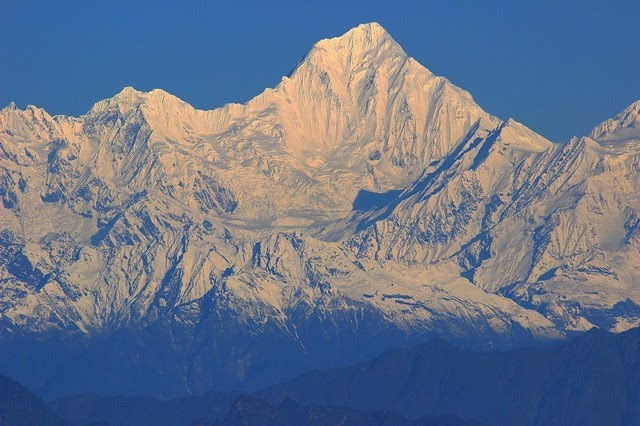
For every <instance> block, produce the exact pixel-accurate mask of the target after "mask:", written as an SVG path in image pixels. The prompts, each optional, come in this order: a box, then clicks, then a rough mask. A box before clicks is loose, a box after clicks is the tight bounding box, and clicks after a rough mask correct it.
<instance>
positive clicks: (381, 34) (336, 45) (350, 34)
mask: <svg viewBox="0 0 640 426" xmlns="http://www.w3.org/2000/svg"><path fill="white" fill-rule="evenodd" d="M315 48H320V49H327V50H334V51H343V50H348V51H349V52H350V53H352V54H353V53H357V52H365V51H370V50H372V49H393V50H396V51H399V52H402V53H403V54H404V52H403V51H402V48H401V47H400V45H398V44H397V43H396V42H395V40H393V38H392V37H391V36H390V35H389V33H388V32H387V30H385V29H384V28H383V27H382V25H380V24H378V23H377V22H370V23H366V24H360V25H358V26H357V27H354V28H352V29H350V30H349V31H347V32H346V33H344V34H343V35H341V36H338V37H333V38H326V39H322V40H320V41H319V42H317V43H316V44H315V46H314V49H315Z"/></svg>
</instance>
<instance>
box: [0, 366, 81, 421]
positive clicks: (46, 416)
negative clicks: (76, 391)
mask: <svg viewBox="0 0 640 426" xmlns="http://www.w3.org/2000/svg"><path fill="white" fill-rule="evenodd" d="M0 425H3V426H4V425H6V426H21V425H24V426H32V425H51V426H63V425H69V423H67V422H66V421H64V420H63V419H62V418H60V417H59V416H58V415H57V414H56V413H55V412H54V411H53V410H52V409H51V408H49V407H48V406H47V404H45V402H44V401H42V400H41V399H40V398H38V397H37V396H36V395H34V394H32V393H31V392H30V391H29V390H28V389H26V388H25V387H24V386H22V385H21V384H19V383H18V382H16V381H14V380H12V379H10V378H9V377H6V376H1V375H0Z"/></svg>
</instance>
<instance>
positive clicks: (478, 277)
mask: <svg viewBox="0 0 640 426" xmlns="http://www.w3.org/2000/svg"><path fill="white" fill-rule="evenodd" d="M639 106H640V101H639V102H636V103H635V104H633V105H632V106H631V107H629V108H628V109H627V110H625V111H624V112H622V113H620V114H619V115H617V116H616V117H614V118H613V119H611V120H607V121H605V122H604V123H602V124H601V125H599V126H598V127H596V129H594V131H593V132H592V133H591V135H590V137H583V138H574V139H572V140H570V141H568V142H566V143H552V142H550V141H548V140H547V139H545V138H544V137H542V136H540V135H537V134H536V133H534V132H533V131H531V130H529V129H527V128H526V127H525V126H523V125H522V124H520V123H517V122H516V121H514V120H512V119H509V120H507V121H502V120H500V119H498V118H496V117H493V116H491V115H489V114H487V113H486V112H484V111H483V110H482V109H481V108H480V107H479V106H478V105H477V104H476V103H475V102H474V100H473V99H472V97H471V96H470V95H469V93H467V92H466V91H464V90H462V89H460V88H457V87H455V86H454V85H452V84H451V83H450V82H449V81H448V80H446V79H445V78H443V77H439V76H435V75H434V74H432V73H431V72H430V71H429V70H427V69H426V68H424V67H423V66H422V65H420V64H419V63H417V62H416V61H415V60H414V59H412V58H410V57H409V56H407V55H406V54H405V52H404V51H403V50H402V48H401V47H400V46H399V45H398V44H397V43H396V42H395V41H394V40H393V39H392V38H391V37H390V36H389V34H387V32H386V31H385V30H384V29H383V28H382V27H381V26H380V25H378V24H375V23H372V24H365V25H361V26H359V27H357V28H354V29H352V30H350V31H349V32H347V33H346V34H344V35H343V36H341V37H337V38H333V39H327V40H322V41H320V42H318V43H316V44H315V45H314V46H313V48H312V49H311V50H310V51H309V53H308V54H307V55H306V56H305V58H304V59H303V60H302V61H301V62H300V63H299V64H298V65H297V66H296V67H295V68H294V70H293V71H292V72H291V74H290V75H289V76H287V77H284V78H283V79H282V81H281V82H280V83H279V84H278V85H277V86H276V87H275V88H273V89H267V90H265V91H264V92H263V93H262V94H260V95H258V96H257V97H255V98H254V99H252V100H251V101H249V102H248V103H246V104H244V105H237V104H230V105H226V106H224V107H222V108H219V109H215V110H211V111H201V110H197V109H195V108H193V107H191V106H190V105H189V104H187V103H185V102H183V101H181V100H180V99H178V98H176V97H174V96H172V95H170V94H168V93H166V92H164V91H162V90H157V89H156V90H153V91H151V92H148V93H144V92H139V91H136V90H135V89H133V88H130V87H128V88H125V89H124V90H123V91H122V92H120V93H119V94H117V95H116V96H114V97H113V98H111V99H107V100H103V101H101V102H98V103H97V104H95V105H94V107H93V108H91V110H90V111H89V112H88V113H87V114H85V115H83V116H81V117H77V118H76V117H65V116H50V115H49V114H47V112H46V111H44V110H42V109H39V108H37V107H33V106H29V107H27V108H26V109H25V110H20V109H18V108H17V107H16V106H15V105H13V104H11V105H9V106H8V107H6V108H5V109H3V110H2V111H0V196H1V197H2V205H1V206H0V230H1V231H0V259H2V260H1V263H0V280H1V281H0V282H1V285H0V327H1V328H0V346H2V348H3V349H2V352H4V353H5V355H0V366H1V367H2V368H3V369H4V370H11V369H13V370H15V372H14V375H16V376H18V377H19V378H21V379H22V380H23V381H25V382H26V383H27V384H29V385H32V386H33V385H34V384H37V385H38V386H40V387H41V388H43V389H45V391H46V390H47V389H48V390H49V391H51V392H61V391H62V389H63V388H64V391H73V390H95V389H98V390H104V391H110V390H113V391H114V392H125V393H126V392H130V393H151V392H155V393H162V394H180V393H187V392H200V391H204V390H207V389H210V388H214V387H218V388H221V387H237V386H241V387H246V388H250V387H254V386H257V385H260V384H264V383H266V382H269V381H273V380H275V379H281V378H285V377H287V376H288V377H291V376H293V375H294V374H296V373H297V372H299V371H301V370H303V369H306V368H312V367H320V366H329V365H335V364H337V363H340V362H348V361H352V360H355V359H359V358H364V357H366V356H369V355H373V354H375V353H377V352H379V351H380V350H382V349H383V348H385V347H388V346H391V345H399V344H403V343H406V342H410V341H416V340H423V339H425V338H426V337H428V336H430V335H433V334H438V335H441V336H442V337H444V338H447V339H450V340H454V341H458V342H462V343H465V344H467V345H472V346H479V347H486V348H491V347H507V346H514V345H520V344H525V343H530V342H532V341H535V340H554V339H562V338H564V337H566V336H567V335H568V333H571V332H574V331H580V330H586V329H588V328H590V327H593V326H598V327H602V328H606V329H611V330H624V329H627V328H629V327H631V326H634V325H639V324H640V305H639V304H638V303H640V285H639V284H638V283H639V281H640V269H639V268H640V214H639V212H638V211H639V210H640V196H639V195H638V192H637V188H638V187H640V186H639V185H640V173H639V172H640V149H639V148H640V146H639V145H640V127H639V125H638V123H639V118H638V116H639ZM33 342H40V343H37V345H40V346H38V347H47V348H49V349H47V350H49V351H50V352H49V353H56V354H59V356H60V357H63V356H64V357H67V356H71V355H69V354H72V355H73V356H75V357H77V358H73V359H76V361H75V362H74V363H73V365H66V366H65V367H60V368H57V369H52V368H46V369H44V368H43V371H46V373H47V374H48V376H46V377H45V374H44V373H40V371H34V369H33V365H32V364H31V365H28V364H26V363H25V362H24V359H22V357H20V356H18V355H16V354H17V353H18V351H19V350H21V349H22V348H25V347H29V348H31V347H32V346H30V345H35V344H36V343H33ZM78 342H82V343H81V344H80V343H78ZM25 345H26V346H25ZM51 348H55V351H54V352H51V350H53V349H51ZM32 352H33V351H32ZM38 353H39V352H36V353H35V354H32V355H30V356H32V357H35V358H34V359H36V361H34V362H39V363H45V364H46V363H47V362H48V363H49V364H51V363H54V362H55V363H57V364H56V365H58V366H60V365H61V363H60V361H59V359H60V358H55V357H52V356H46V355H45V356H40V357H38V356H39V355H38ZM49 364H47V365H49ZM114 369H116V370H117V371H120V372H128V374H119V377H120V378H119V379H118V380H116V379H114V378H113V375H111V376H110V375H109V371H116V370H114ZM51 371H55V372H54V373H53V374H54V375H53V376H51ZM56 374H57V375H59V376H55V375H56ZM62 374H65V375H66V376H65V377H67V378H66V379H65V380H66V382H65V383H66V384H65V385H64V386H62V385H59V381H60V377H61V375H62ZM74 375H75V376H74ZM68 377H93V378H95V379H96V380H94V383H93V384H87V383H88V382H89V380H88V379H87V380H84V381H79V380H75V381H74V380H73V379H69V378H68ZM142 378H145V380H142ZM56 381H58V382H56ZM56 386H57V387H56Z"/></svg>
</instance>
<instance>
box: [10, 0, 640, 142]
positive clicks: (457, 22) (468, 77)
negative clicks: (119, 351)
mask: <svg viewBox="0 0 640 426" xmlns="http://www.w3.org/2000/svg"><path fill="white" fill-rule="evenodd" d="M219 3H223V2H206V1H202V0H201V1H184V2H169V1H162V0H157V1H154V2H151V1H138V2H134V1H119V0H116V1H107V2H103V1H100V2H98V1H76V0H64V1H58V2H54V1H48V2H45V1H39V2H33V1H20V2H18V1H13V2H10V1H9V0H4V1H3V2H2V3H1V4H0V105H1V106H4V105H6V104H8V103H9V102H10V101H15V102H16V103H17V104H18V106H20V107H22V108H24V107H25V106H26V105H27V104H34V105H38V106H41V107H43V108H45V109H47V110H48V111H49V112H50V113H52V114H72V115H80V114H82V113H84V112H86V111H87V110H88V109H89V107H90V106H91V105H92V104H93V103H95V102H96V101H98V100H100V99H103V98H107V97H110V96H113V95H114V94H115V93H117V92H119V91H120V90H121V89H122V87H124V86H127V85H131V86H134V87H135V88H137V89H140V90H150V89H153V88H156V87H159V88H162V89H164V90H167V91H169V92H171V93H173V94H175V95H176V96H178V97H180V98H182V99H184V100H185V101H187V102H189V103H191V104H192V105H194V106H196V107H199V108H207V109H209V108H213V107H217V106H221V105H223V104H225V103H227V102H245V101H247V100H248V99H250V98H252V97H253V96H255V95H257V94H258V93H260V92H261V91H262V90H263V89H264V88H266V87H272V86H274V85H275V84H277V82H278V81H279V80H280V78H281V76H283V75H285V74H287V73H288V72H289V70H290V69H291V68H292V67H293V66H294V65H295V64H296V62H297V61H298V59H300V57H302V56H303V55H304V54H305V53H306V51H307V50H308V49H309V48H310V47H311V46H312V44H313V43H314V42H315V41H317V40H319V39H321V38H326V37H332V36H336V35H340V34H342V33H344V32H345V31H347V30H348V29H349V28H351V27H354V26H356V25H357V24H359V23H362V22H370V21H377V22H379V23H381V24H382V25H383V26H384V27H385V28H386V29H387V31H389V32H390V33H391V35H392V36H393V37H394V38H395V39H396V41H398V43H400V44H401V45H402V46H403V47H404V49H405V51H406V52H407V53H408V54H409V55H411V56H413V57H415V58H416V59H417V60H418V61H419V62H421V63H422V64H423V65H425V66H426V67H427V68H429V69H430V70H431V71H432V72H434V73H436V74H439V75H444V76H446V77H447V78H449V79H450V80H451V81H452V82H453V83H455V84H456V85H458V86H461V87H463V88H464V89H466V90H468V91H469V92H471V94H472V95H473V96H474V98H475V99H476V101H477V102H478V103H479V104H480V105H481V106H482V107H483V108H484V109H485V110H487V111H488V112H490V113H493V114H495V115H498V116H499V117H501V118H507V117H513V118H515V119H516V120H518V121H521V122H523V123H525V124H526V125H528V126H529V127H531V128H532V129H534V130H536V131H537V132H539V133H542V134H543V135H545V136H547V137H549V138H551V139H552V140H563V139H566V138H568V137H570V136H572V135H581V134H585V133H586V132H588V131H589V129H591V128H592V127H593V126H594V125H596V124H597V123H599V122H600V121H601V120H603V119H605V118H608V117H610V116H612V115H614V114H615V113H617V112H619V111H620V110H622V109H623V108H625V107H626V106H627V105H629V104H630V103H631V102H633V101H634V100H637V99H639V98H640V54H639V45H638V42H639V41H640V35H639V34H640V30H639V29H638V26H639V21H640V2H639V1H637V0H634V1H624V0H618V1H608V2H607V1H580V2H577V1H576V2H573V1H560V0H556V1H553V2H550V1H549V2H547V1H537V2H533V1H531V2H525V1H509V2H507V1H486V2H485V1H456V2H453V1H442V2H435V1H434V2H430V1H422V2H403V1H398V0H395V1H386V2H376V1H340V2H332V1H323V2H307V1H298V2H246V1H235V2H224V3H223V4H219ZM452 5H453V6H452Z"/></svg>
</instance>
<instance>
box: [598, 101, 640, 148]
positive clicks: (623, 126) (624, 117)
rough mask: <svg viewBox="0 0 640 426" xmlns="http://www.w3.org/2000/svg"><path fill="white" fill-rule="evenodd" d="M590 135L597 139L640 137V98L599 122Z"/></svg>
mask: <svg viewBox="0 0 640 426" xmlns="http://www.w3.org/2000/svg"><path fill="white" fill-rule="evenodd" d="M589 137H590V138H591V139H596V140H614V139H615V140H618V139H629V138H640V99H639V100H637V101H635V102H634V103H632V104H631V105H629V106H628V107H627V108H625V109H624V110H623V111H621V112H620V113H618V114H616V115H615V116H614V117H613V118H609V119H607V120H605V121H603V122H602V123H600V124H598V125H597V126H596V127H595V128H594V129H593V130H592V131H591V133H590V134H589Z"/></svg>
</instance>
